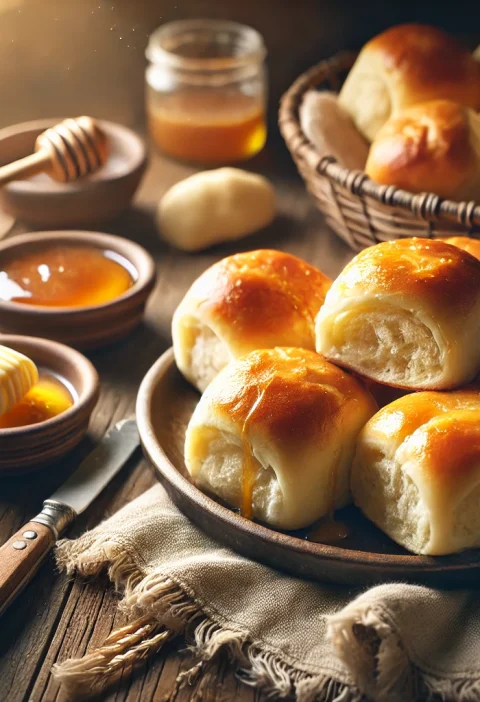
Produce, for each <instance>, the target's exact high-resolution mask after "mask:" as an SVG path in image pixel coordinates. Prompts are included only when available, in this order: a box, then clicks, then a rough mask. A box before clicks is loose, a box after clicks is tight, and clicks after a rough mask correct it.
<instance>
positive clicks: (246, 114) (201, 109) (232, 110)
mask: <svg viewBox="0 0 480 702" xmlns="http://www.w3.org/2000/svg"><path fill="white" fill-rule="evenodd" d="M148 112H149V115H148V120H149V128H150V133H151V135H152V137H153V139H154V141H155V142H156V144H157V146H159V147H160V149H161V150H162V151H164V152H165V153H166V154H169V155H170V156H174V157H176V158H180V159H183V160H187V161H197V162H199V163H205V164H208V163H212V164H217V163H229V162H232V161H241V160H244V159H247V158H250V157H251V156H253V155H254V154H256V153H257V152H258V151H260V150H261V149H262V147H263V145H264V143H265V138H266V128H265V115H264V109H263V106H262V105H259V102H258V100H257V99H256V98H252V97H249V96H248V95H242V94H240V93H233V94H228V93H219V92H213V93H205V92H201V91H191V92H185V93H179V94H176V95H168V96H165V97H164V98H162V99H157V100H156V101H155V102H153V101H152V105H151V106H150V107H149V110H148Z"/></svg>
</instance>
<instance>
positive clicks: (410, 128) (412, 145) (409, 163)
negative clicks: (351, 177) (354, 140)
mask: <svg viewBox="0 0 480 702" xmlns="http://www.w3.org/2000/svg"><path fill="white" fill-rule="evenodd" d="M365 172H366V173H367V175H369V176H370V178H372V179H373V180H375V181H377V183H382V184H383V185H396V186H397V187H399V188H403V189H404V190H409V191H411V192H414V193H419V192H425V191H430V192H433V193H435V194H436V195H440V196H441V197H447V198H454V199H456V200H470V199H477V198H480V116H479V115H478V114H476V113H475V112H474V111H473V110H470V109H469V108H466V107H462V106H461V105H458V104H457V103H455V102H450V101H449V100H432V101H430V102H425V103H421V104H419V105H416V106H415V107H411V108H410V109H408V110H404V111H403V112H400V113H399V114H398V115H396V116H393V117H391V118H390V119H389V120H388V121H387V122H386V123H385V124H384V125H383V127H382V128H381V129H380V131H379V132H378V134H377V136H376V138H375V140H374V142H373V143H372V145H371V147H370V152H369V154H368V159H367V164H366V166H365Z"/></svg>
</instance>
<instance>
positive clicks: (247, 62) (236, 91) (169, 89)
mask: <svg viewBox="0 0 480 702" xmlns="http://www.w3.org/2000/svg"><path fill="white" fill-rule="evenodd" d="M146 55H147V58H148V60H149V62H150V63H149V66H148V68H147V72H146V82H147V116H148V123H149V130H150V133H151V135H152V138H153V140H154V141H155V143H156V145H157V146H158V147H159V148H160V149H161V151H163V152H164V153H166V154H168V155H169V156H173V157H175V158H179V159H182V160H185V161H189V162H192V163H199V164H205V165H221V164H225V163H234V162H238V161H242V160H245V159H248V158H250V157H251V156H254V155H255V154H256V153H258V152H259V151H260V150H261V149H262V148H263V146H264V144H265V139H266V115H265V112H266V94H267V76H266V67H265V57H266V49H265V45H264V42H263V39H262V37H261V35H260V34H259V33H258V32H257V31H256V30H255V29H252V28H251V27H247V26H245V25H242V24H238V23H236V22H229V21H221V20H182V21H178V22H171V23H169V24H165V25H163V26H161V27H159V29H157V30H156V31H155V32H154V33H153V34H152V35H151V37H150V40H149V43H148V47H147V50H146Z"/></svg>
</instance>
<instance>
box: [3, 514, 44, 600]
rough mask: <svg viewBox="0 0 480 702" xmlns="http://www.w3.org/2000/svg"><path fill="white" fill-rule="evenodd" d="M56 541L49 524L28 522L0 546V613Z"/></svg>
mask: <svg viewBox="0 0 480 702" xmlns="http://www.w3.org/2000/svg"><path fill="white" fill-rule="evenodd" d="M33 534H35V536H33ZM55 540H56V539H55V535H54V532H53V531H52V529H51V528H50V527H48V526H45V525H44V524H38V523H35V522H28V524H25V526H23V527H22V528H21V529H19V530H18V531H17V533H16V534H14V535H13V536H12V537H11V538H10V539H9V540H8V541H7V543H5V544H3V546H2V547H1V548H0V564H1V567H0V614H1V613H2V612H3V610H4V609H6V607H7V606H8V604H9V603H10V602H11V601H12V600H13V599H14V597H16V596H17V594H18V593H19V592H20V590H21V589H22V588H23V587H24V585H26V583H27V582H28V581H29V580H30V578H31V577H32V575H33V574H34V573H35V571H36V570H37V568H38V567H39V565H40V564H41V563H42V561H43V559H44V558H45V556H46V555H47V554H48V553H49V552H50V550H51V549H52V547H53V546H54V544H55Z"/></svg>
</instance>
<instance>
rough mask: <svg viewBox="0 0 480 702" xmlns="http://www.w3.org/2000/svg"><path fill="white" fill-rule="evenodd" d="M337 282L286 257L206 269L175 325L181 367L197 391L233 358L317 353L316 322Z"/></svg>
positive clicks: (248, 256) (260, 255)
mask: <svg viewBox="0 0 480 702" xmlns="http://www.w3.org/2000/svg"><path fill="white" fill-rule="evenodd" d="M330 285H331V281H330V279H329V278H327V276H325V275H324V274H323V273H321V272H320V271H319V270H318V269H317V268H315V267H314V266H310V265H309V264H308V263H306V262H305V261H302V260H301V259H299V258H296V257H295V256H291V255H290V254H287V253H283V252H282V251H273V250H258V251H250V252H247V253H241V254H236V255H234V256H229V257H227V258H225V259H223V260H222V261H219V262H218V263H216V264H215V265H213V266H212V267H211V268H209V269H207V270H206V271H205V272H204V273H203V274H202V275H201V276H200V277H199V278H198V279H197V280H196V281H195V282H194V283H193V285H192V287H191V288H190V290H189V291H188V292H187V294H186V295H185V297H184V299H183V300H182V302H181V303H180V305H179V306H178V308H177V310H176V312H175V314H174V316H173V322H172V336H173V349H174V352H175V360H176V362H177V366H178V368H179V369H180V371H181V372H182V373H183V375H184V376H185V377H186V378H187V379H188V380H189V381H190V382H191V383H193V384H194V385H195V386H196V387H197V388H198V389H199V390H201V391H203V390H204V389H205V388H206V387H207V385H208V384H209V382H210V381H211V380H212V379H213V378H214V377H215V376H216V375H217V373H218V372H219V371H220V370H221V369H222V368H223V367H224V366H225V365H226V364H227V363H228V361H229V360H231V359H232V358H238V357H239V356H242V355H244V354H246V353H248V352H250V351H253V350H255V349H261V348H272V347H274V346H298V347H301V348H307V349H314V348H315V332H314V326H315V316H316V314H317V312H318V310H319V309H320V307H321V305H322V304H323V302H324V300H325V295H326V292H327V290H328V289H329V287H330Z"/></svg>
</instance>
